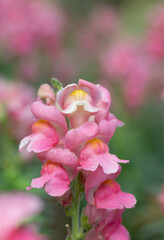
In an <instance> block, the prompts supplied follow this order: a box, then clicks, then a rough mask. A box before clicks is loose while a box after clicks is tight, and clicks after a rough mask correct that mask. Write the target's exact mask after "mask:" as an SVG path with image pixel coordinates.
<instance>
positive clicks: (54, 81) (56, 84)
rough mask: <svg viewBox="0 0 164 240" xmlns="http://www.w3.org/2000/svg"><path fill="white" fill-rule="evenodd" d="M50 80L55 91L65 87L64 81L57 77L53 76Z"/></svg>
mask: <svg viewBox="0 0 164 240" xmlns="http://www.w3.org/2000/svg"><path fill="white" fill-rule="evenodd" d="M50 82H51V85H52V87H53V88H54V91H55V93H57V92H58V91H59V90H60V89H61V88H62V87H63V85H62V83H61V82H60V81H59V80H58V79H57V78H51V79H50Z"/></svg>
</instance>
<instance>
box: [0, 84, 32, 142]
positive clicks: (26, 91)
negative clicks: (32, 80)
mask: <svg viewBox="0 0 164 240" xmlns="http://www.w3.org/2000/svg"><path fill="white" fill-rule="evenodd" d="M0 93H2V94H0V95H1V96H0V106H1V107H2V106H3V107H4V110H3V111H4V115H5V118H6V121H8V122H9V125H10V128H11V129H10V130H11V133H12V134H13V136H14V138H16V139H17V140H19V139H20V138H22V136H24V134H27V133H29V130H30V128H31V126H32V123H33V121H34V120H33V116H32V114H31V111H30V106H29V105H30V104H31V103H32V101H33V100H34V92H33V89H32V88H31V87H29V86H28V85H25V84H22V83H19V82H15V83H13V82H8V81H7V80H6V79H1V80H0ZM9 120H10V121H9Z"/></svg>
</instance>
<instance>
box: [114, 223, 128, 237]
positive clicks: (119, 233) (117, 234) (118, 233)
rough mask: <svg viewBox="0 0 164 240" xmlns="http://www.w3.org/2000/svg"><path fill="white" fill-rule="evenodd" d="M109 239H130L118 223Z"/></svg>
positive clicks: (125, 230)
mask: <svg viewBox="0 0 164 240" xmlns="http://www.w3.org/2000/svg"><path fill="white" fill-rule="evenodd" d="M110 240H130V235H129V233H128V231H127V229H126V228H125V227H124V226H123V225H119V227H118V228H117V229H116V230H115V231H114V232H113V234H112V235H111V236H110Z"/></svg>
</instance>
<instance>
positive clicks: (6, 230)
mask: <svg viewBox="0 0 164 240" xmlns="http://www.w3.org/2000/svg"><path fill="white" fill-rule="evenodd" d="M42 208H43V205H42V202H41V200H40V199H39V198H38V197H36V196H34V195H30V194H27V193H20V192H17V193H1V194H0V213H1V214H0V223H1V228H0V240H20V239H28V240H43V239H44V238H42V236H40V235H38V234H37V233H36V232H35V230H34V229H33V228H32V227H30V226H28V227H23V228H21V224H22V223H23V222H24V220H26V219H27V218H29V217H32V216H33V215H36V214H38V213H39V212H40V211H41V210H42ZM21 237H23V238H21Z"/></svg>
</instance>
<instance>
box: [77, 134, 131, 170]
mask: <svg viewBox="0 0 164 240" xmlns="http://www.w3.org/2000/svg"><path fill="white" fill-rule="evenodd" d="M120 162H121V163H127V162H129V161H128V160H120V159H119V158H117V157H116V155H114V154H110V153H109V147H108V146H107V144H105V143H104V142H103V141H101V140H100V139H98V138H94V139H92V140H90V141H88V142H87V143H86V145H85V146H84V148H83V149H82V151H81V152H80V157H79V164H80V166H81V167H82V168H83V169H85V170H88V171H95V170H96V169H97V167H98V166H99V165H100V166H101V167H102V168H103V171H104V173H106V174H111V173H116V172H117V171H118V169H119V164H118V163H120Z"/></svg>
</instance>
